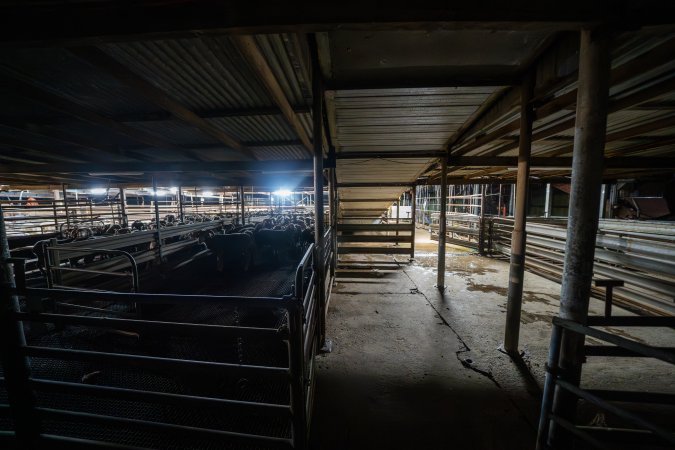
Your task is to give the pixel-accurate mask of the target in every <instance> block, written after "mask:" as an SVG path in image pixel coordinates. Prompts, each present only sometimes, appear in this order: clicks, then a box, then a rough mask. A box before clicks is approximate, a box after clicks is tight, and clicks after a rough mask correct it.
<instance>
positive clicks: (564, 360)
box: [550, 29, 611, 448]
mask: <svg viewBox="0 0 675 450" xmlns="http://www.w3.org/2000/svg"><path fill="white" fill-rule="evenodd" d="M610 64H611V54H610V39H609V37H608V35H607V34H606V33H603V32H594V31H592V30H588V29H585V30H582V31H581V45H580V50H579V83H578V88H577V111H576V124H575V128H574V150H573V156H572V184H571V189H570V203H569V204H570V213H569V220H568V226H567V247H566V251H565V265H564V269H563V280H562V287H561V293H560V317H562V318H564V319H570V320H573V321H575V322H578V323H585V322H586V318H587V316H588V302H589V298H590V294H591V282H592V277H593V258H594V256H595V237H596V234H597V231H598V220H599V214H598V204H599V202H600V187H601V184H602V171H603V160H604V149H605V133H606V128H607V102H608V96H609V71H610ZM583 345H584V336H580V335H578V334H574V333H565V335H564V336H563V339H562V347H561V352H560V367H561V369H562V370H565V371H566V372H567V373H568V374H569V378H568V380H569V381H571V382H573V383H578V381H579V376H580V374H581V363H582V359H583ZM575 408H576V398H575V397H574V396H573V395H570V393H569V392H565V391H561V390H559V389H558V390H557V392H556V396H555V399H554V404H553V412H554V414H556V415H558V416H560V417H562V418H563V419H566V420H570V419H573V417H574V415H575ZM551 433H552V434H551V437H550V440H551V442H553V443H555V445H557V446H561V447H563V448H564V447H567V446H569V445H568V444H569V443H570V439H569V436H565V435H564V433H559V432H557V427H554V428H552V430H551Z"/></svg>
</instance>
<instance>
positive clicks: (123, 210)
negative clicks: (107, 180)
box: [120, 187, 129, 228]
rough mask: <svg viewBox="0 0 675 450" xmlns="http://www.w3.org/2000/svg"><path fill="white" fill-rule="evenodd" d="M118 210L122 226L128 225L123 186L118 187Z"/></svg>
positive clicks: (125, 195)
mask: <svg viewBox="0 0 675 450" xmlns="http://www.w3.org/2000/svg"><path fill="white" fill-rule="evenodd" d="M120 212H121V214H122V217H121V218H120V219H121V222H122V226H123V227H124V228H126V227H128V226H129V217H127V194H126V192H124V188H122V187H121V188H120Z"/></svg>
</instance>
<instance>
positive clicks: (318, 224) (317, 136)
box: [308, 35, 327, 347]
mask: <svg viewBox="0 0 675 450" xmlns="http://www.w3.org/2000/svg"><path fill="white" fill-rule="evenodd" d="M308 43H309V48H310V55H311V60H312V130H313V133H312V140H313V146H314V242H315V244H316V245H315V248H316V253H315V259H314V265H315V266H316V267H315V273H316V292H317V300H318V302H319V305H320V311H319V312H320V317H319V344H320V347H324V346H325V345H326V314H327V311H326V299H325V298H324V294H325V292H324V285H325V283H324V280H325V274H324V273H323V268H324V265H323V234H324V215H323V96H324V87H323V80H322V77H321V67H320V66H319V60H318V48H317V43H316V36H314V35H310V36H309V42H308Z"/></svg>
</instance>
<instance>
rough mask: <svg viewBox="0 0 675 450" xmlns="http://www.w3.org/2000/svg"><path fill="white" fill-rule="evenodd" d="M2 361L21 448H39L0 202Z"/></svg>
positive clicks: (23, 336) (28, 371) (28, 367)
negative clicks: (16, 317) (16, 316)
mask: <svg viewBox="0 0 675 450" xmlns="http://www.w3.org/2000/svg"><path fill="white" fill-rule="evenodd" d="M0 250H1V252H0V255H1V257H2V260H1V261H0V362H1V363H2V368H3V375H4V377H5V384H6V389H7V396H8V399H9V405H10V407H9V411H10V414H11V417H12V421H13V422H14V431H15V436H16V441H17V444H18V448H20V449H25V450H29V449H34V448H39V447H40V446H39V444H38V443H37V439H38V438H39V435H40V422H39V420H38V416H37V413H36V411H35V395H34V393H33V391H32V390H31V388H30V385H29V379H30V365H29V362H28V358H27V357H25V356H23V355H22V353H21V352H20V350H19V349H20V348H21V347H24V346H25V345H26V336H25V334H24V331H23V324H22V322H20V321H18V320H15V319H14V318H13V317H12V315H13V314H14V313H15V312H18V311H19V299H18V298H17V297H16V295H14V294H13V293H12V290H13V289H14V288H15V287H16V282H15V279H14V273H13V270H12V266H11V265H10V262H9V257H10V255H9V243H8V242H7V230H6V229H5V219H4V214H3V211H2V206H0Z"/></svg>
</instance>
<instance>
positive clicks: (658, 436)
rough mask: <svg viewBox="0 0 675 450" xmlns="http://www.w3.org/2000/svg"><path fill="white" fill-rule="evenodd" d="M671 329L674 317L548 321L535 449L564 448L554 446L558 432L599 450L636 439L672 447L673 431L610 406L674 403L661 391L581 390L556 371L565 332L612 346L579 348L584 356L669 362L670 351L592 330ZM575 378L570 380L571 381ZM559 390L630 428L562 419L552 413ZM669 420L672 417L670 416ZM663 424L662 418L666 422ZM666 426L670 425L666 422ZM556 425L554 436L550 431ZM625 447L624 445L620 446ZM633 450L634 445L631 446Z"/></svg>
mask: <svg viewBox="0 0 675 450" xmlns="http://www.w3.org/2000/svg"><path fill="white" fill-rule="evenodd" d="M596 326H607V327H609V326H611V327H665V328H673V327H675V317H640V316H620V317H589V318H588V323H587V325H582V324H580V323H577V322H574V321H571V320H567V319H562V318H559V317H555V318H553V331H552V334H551V345H550V347H549V356H548V362H547V364H546V381H545V384H544V394H543V399H542V405H541V413H540V418H539V432H538V437H537V450H545V449H546V450H557V449H561V450H562V449H563V448H568V447H566V445H567V444H565V446H562V447H561V446H560V445H559V444H558V443H556V440H557V439H560V433H563V434H564V433H569V435H568V436H567V437H568V438H569V437H573V438H575V439H577V440H580V441H583V442H586V443H588V444H591V445H592V446H593V447H596V448H602V449H612V448H616V443H617V441H618V442H623V443H626V442H628V441H629V440H630V439H636V441H637V442H640V443H641V444H642V445H648V444H649V445H651V446H650V447H649V448H666V447H667V448H672V446H675V430H672V429H671V430H668V429H666V428H664V427H663V426H661V425H658V424H656V423H654V422H653V421H650V420H646V419H645V418H643V417H641V416H640V415H638V414H636V413H634V412H632V411H630V410H629V409H628V408H626V407H625V406H624V407H619V406H617V405H616V404H615V402H619V403H621V404H623V405H626V404H629V403H633V404H645V403H652V404H654V403H658V404H669V405H674V404H675V396H674V395H673V394H667V393H650V392H632V391H619V390H608V389H602V390H597V389H584V388H582V387H581V386H580V383H579V382H578V378H577V377H576V376H575V375H573V374H571V373H567V371H566V370H565V369H564V368H562V367H560V365H559V364H560V363H559V359H560V353H561V344H562V340H563V335H564V334H565V333H576V334H580V335H584V336H589V337H592V338H595V339H597V340H600V341H603V342H606V343H609V344H613V345H585V346H584V354H585V356H586V357H589V356H603V357H605V356H618V357H644V358H653V359H658V360H661V361H664V362H667V363H670V364H675V348H664V347H653V346H649V345H646V344H643V343H640V342H637V341H634V340H630V339H627V338H625V337H622V336H619V335H618V334H616V333H610V332H608V331H603V330H600V329H596V328H593V327H596ZM575 378H576V380H575ZM560 390H564V391H566V392H568V393H569V394H571V395H573V396H575V397H576V398H577V399H583V400H584V401H586V402H588V403H590V404H592V405H595V406H596V407H598V408H600V409H601V410H604V411H605V412H608V413H610V414H612V415H613V416H615V417H617V418H619V419H620V420H621V421H622V422H625V423H626V424H630V426H631V428H618V427H611V428H609V427H600V426H580V425H578V424H575V423H574V418H573V417H562V416H561V415H558V414H555V413H554V395H556V392H557V391H560ZM671 419H672V417H671ZM666 420H667V419H666ZM670 422H671V424H672V421H670ZM553 427H557V430H556V432H557V436H558V437H557V438H556V437H555V436H553V433H551V430H552V428H553ZM622 448H625V447H622ZM631 448H637V447H631Z"/></svg>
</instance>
